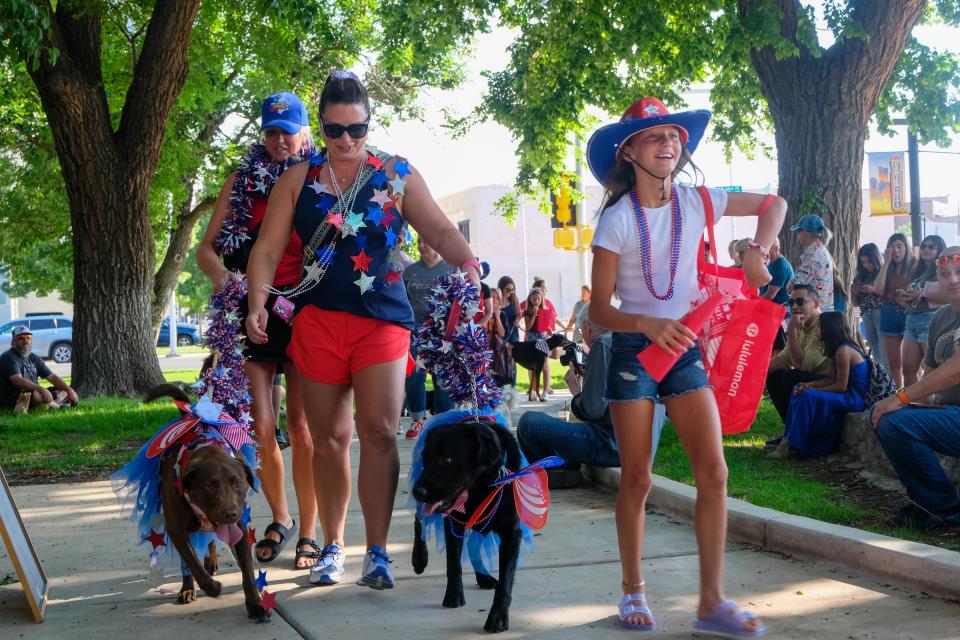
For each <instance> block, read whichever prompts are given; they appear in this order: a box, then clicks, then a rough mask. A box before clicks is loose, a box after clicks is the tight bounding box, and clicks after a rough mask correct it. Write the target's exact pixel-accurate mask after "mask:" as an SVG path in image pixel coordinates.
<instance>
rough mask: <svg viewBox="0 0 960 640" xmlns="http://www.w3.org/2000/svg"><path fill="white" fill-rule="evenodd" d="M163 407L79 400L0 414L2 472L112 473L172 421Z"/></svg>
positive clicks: (172, 415)
mask: <svg viewBox="0 0 960 640" xmlns="http://www.w3.org/2000/svg"><path fill="white" fill-rule="evenodd" d="M177 415H178V412H177V410H176V408H175V407H173V406H172V405H171V404H169V403H157V404H147V405H145V404H143V403H142V402H141V401H140V400H132V399H128V398H97V399H95V400H88V401H82V402H81V403H80V405H79V406H78V407H77V408H76V409H62V410H51V411H42V412H34V413H31V414H29V415H18V416H15V415H13V414H10V413H5V414H0V466H2V467H3V469H4V471H5V472H6V473H8V474H11V473H13V474H30V473H32V472H47V473H49V472H52V473H56V474H65V473H74V472H76V471H77V470H79V469H103V470H113V469H118V468H120V467H121V466H123V465H124V464H126V463H127V461H129V460H130V458H131V456H132V452H134V451H136V450H137V449H139V448H140V447H141V446H142V445H143V443H144V442H146V440H147V438H149V437H150V435H152V434H153V433H154V432H155V431H156V430H157V429H158V428H159V427H160V426H161V425H163V424H164V423H166V422H168V421H170V420H172V419H173V418H175V417H177Z"/></svg>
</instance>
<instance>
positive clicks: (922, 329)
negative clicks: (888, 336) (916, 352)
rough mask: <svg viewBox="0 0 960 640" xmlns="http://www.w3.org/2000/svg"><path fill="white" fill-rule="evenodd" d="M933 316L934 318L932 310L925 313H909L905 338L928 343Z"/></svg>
mask: <svg viewBox="0 0 960 640" xmlns="http://www.w3.org/2000/svg"><path fill="white" fill-rule="evenodd" d="M931 318H933V312H932V311H927V312H925V313H908V314H907V323H906V326H905V328H904V330H903V339H904V340H913V341H914V342H919V343H921V344H926V343H927V334H928V332H929V329H930V319H931Z"/></svg>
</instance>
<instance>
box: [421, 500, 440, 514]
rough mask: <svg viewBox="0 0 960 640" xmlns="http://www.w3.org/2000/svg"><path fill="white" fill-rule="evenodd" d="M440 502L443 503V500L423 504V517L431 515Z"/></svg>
mask: <svg viewBox="0 0 960 640" xmlns="http://www.w3.org/2000/svg"><path fill="white" fill-rule="evenodd" d="M442 503H443V500H438V501H437V502H434V503H432V504H425V505H423V517H425V518H426V517H427V516H431V515H433V512H434V511H436V510H437V507H439V506H440V505H441V504H442Z"/></svg>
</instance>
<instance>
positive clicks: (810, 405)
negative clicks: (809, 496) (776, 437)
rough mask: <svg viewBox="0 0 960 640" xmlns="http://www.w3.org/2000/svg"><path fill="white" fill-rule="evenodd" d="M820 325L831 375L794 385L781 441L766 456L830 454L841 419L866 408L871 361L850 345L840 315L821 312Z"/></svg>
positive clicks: (843, 320)
mask: <svg viewBox="0 0 960 640" xmlns="http://www.w3.org/2000/svg"><path fill="white" fill-rule="evenodd" d="M819 324H820V337H821V339H822V340H823V351H824V354H825V355H826V356H827V357H828V358H830V359H832V360H833V371H832V372H831V375H830V376H829V377H827V378H824V379H823V380H814V381H812V382H806V383H801V384H798V385H797V386H796V387H794V389H793V397H792V398H790V410H789V411H788V413H787V424H786V429H785V430H784V432H783V440H781V441H780V444H779V446H778V447H777V450H776V451H774V452H773V453H772V454H770V457H771V458H786V457H788V456H789V455H791V454H792V453H796V454H797V455H799V456H800V457H801V458H810V457H813V456H823V455H826V454H828V453H830V452H832V451H833V449H834V448H835V447H836V446H837V441H838V440H839V439H840V429H841V428H842V427H843V418H844V416H846V415H847V414H848V413H857V412H860V411H863V410H864V409H866V404H865V402H864V398H866V395H867V390H868V388H869V385H870V363H869V362H868V361H867V359H866V358H864V357H863V352H862V351H860V347H859V346H858V345H857V343H856V342H854V339H853V334H852V333H851V331H850V325H849V324H848V323H847V319H846V318H845V317H844V315H843V314H842V313H840V312H839V311H828V312H827V313H821V314H820V323H819Z"/></svg>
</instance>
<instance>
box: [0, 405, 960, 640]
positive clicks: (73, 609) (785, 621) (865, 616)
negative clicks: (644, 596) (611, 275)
mask: <svg viewBox="0 0 960 640" xmlns="http://www.w3.org/2000/svg"><path fill="white" fill-rule="evenodd" d="M554 398H555V399H554V400H553V401H552V402H551V403H550V404H549V405H548V406H547V408H548V409H549V410H555V409H556V408H557V405H559V403H560V402H561V401H563V400H564V399H567V400H568V399H569V396H566V397H565V396H564V395H563V394H557V395H556V396H554ZM524 404H527V403H524ZM525 408H531V409H543V408H544V405H542V404H538V403H530V404H529V405H527V407H525ZM514 417H516V414H515V416H514ZM401 438H402V436H401ZM354 446H355V447H356V443H354ZM411 449H412V442H409V441H404V440H401V444H400V451H401V479H400V487H401V491H399V492H398V495H397V498H396V501H395V507H396V508H395V511H394V520H393V525H392V528H391V534H390V552H391V554H392V555H393V558H394V565H395V569H396V573H397V578H398V584H397V587H396V589H394V590H393V591H386V592H376V591H372V590H370V589H366V588H362V587H358V586H356V585H354V584H353V581H354V580H355V579H356V578H357V576H358V574H359V571H360V564H361V560H362V553H363V539H362V535H363V534H362V531H363V522H362V516H361V514H360V510H359V505H358V504H357V502H356V498H355V497H354V499H353V501H352V502H351V505H350V513H349V516H348V521H347V541H346V542H347V545H348V548H347V554H348V558H347V575H346V577H345V581H344V583H343V584H341V585H338V586H336V587H331V588H319V587H313V586H311V585H310V584H309V583H308V581H307V572H305V571H293V570H292V569H291V567H292V566H293V554H294V551H293V543H292V542H291V543H290V544H289V545H288V546H287V548H286V549H285V550H284V552H283V554H282V555H281V556H280V558H279V559H278V560H277V561H276V562H273V563H271V564H269V565H266V566H265V567H264V568H265V569H266V570H267V578H268V580H269V581H270V586H269V587H268V590H269V591H272V592H276V593H277V594H278V597H277V601H278V603H279V608H278V610H277V611H276V612H274V615H273V619H272V621H271V622H270V623H269V624H267V625H257V624H255V623H253V622H250V621H248V620H247V619H246V616H245V611H244V608H243V594H242V592H241V590H240V585H239V574H238V573H237V572H236V569H235V567H234V566H233V562H232V559H230V561H224V559H223V556H224V555H227V556H228V554H226V550H225V549H223V548H222V547H221V569H222V570H223V571H224V575H222V576H221V577H220V578H219V579H220V581H221V582H223V584H224V593H223V595H222V596H221V597H219V598H208V597H205V596H202V595H201V597H200V599H199V600H198V602H196V603H193V604H190V605H184V606H181V605H177V604H176V590H177V589H178V588H179V576H176V575H173V576H170V577H169V578H167V579H166V580H165V581H164V582H163V583H162V584H154V583H152V582H151V581H150V579H149V576H148V570H147V550H148V547H147V546H146V545H142V546H137V545H136V542H137V541H136V539H135V535H136V534H135V528H134V526H133V524H131V523H130V522H128V521H126V520H122V519H121V518H120V517H119V516H118V511H117V508H116V502H115V500H114V497H113V493H112V492H111V490H110V486H109V483H108V482H93V483H85V484H62V485H36V486H29V487H15V488H14V489H13V493H14V497H15V499H16V501H17V504H18V506H19V508H20V512H21V514H22V515H23V518H24V521H25V523H26V526H27V528H28V530H29V532H30V535H31V538H32V540H33V543H34V545H35V546H36V548H37V552H38V554H39V556H40V559H41V561H42V563H43V566H44V569H45V571H46V573H47V576H48V578H49V580H50V602H49V605H48V607H47V619H46V621H45V622H43V623H41V624H36V623H34V622H33V619H32V616H31V614H30V611H29V608H28V606H27V603H26V599H25V598H24V596H23V593H22V591H21V589H20V587H19V585H17V584H13V585H6V586H3V587H0V604H2V605H3V606H2V607H0V636H2V637H5V638H26V639H32V638H81V637H110V638H114V637H116V638H122V637H130V638H158V639H164V640H170V639H171V638H193V637H202V636H206V635H207V634H216V635H218V636H220V637H239V638H258V639H262V638H310V639H313V638H375V637H383V636H384V635H385V634H390V633H394V634H402V635H400V636H399V637H403V638H408V637H409V638H416V639H417V640H421V639H424V640H426V639H429V638H444V639H445V638H450V637H488V636H487V634H484V633H483V630H482V629H483V622H484V620H485V619H486V612H487V610H488V608H489V606H490V603H491V601H492V597H493V596H492V593H491V592H489V591H479V590H477V589H476V588H475V587H471V586H470V585H471V582H470V581H469V580H465V585H466V596H467V605H466V606H465V607H462V608H460V609H453V610H451V609H444V608H443V607H442V606H441V605H440V602H441V600H442V598H443V592H444V586H445V578H444V577H443V576H444V562H443V558H442V557H440V556H438V555H437V554H436V553H435V552H434V546H433V542H431V543H430V550H431V553H432V556H431V562H430V565H429V566H428V568H427V571H426V572H425V573H424V574H423V575H421V576H415V575H414V574H413V571H412V568H411V566H410V550H411V543H412V536H413V517H412V514H411V512H410V510H409V509H407V508H406V499H407V496H406V491H405V489H406V472H407V470H408V468H409V460H410V453H411ZM284 453H285V455H284V458H285V460H286V462H287V463H288V464H289V460H290V455H289V453H290V452H289V450H287V451H285V452H284ZM354 453H355V454H356V452H354ZM357 460H358V456H357V455H354V456H353V464H354V471H356V464H357ZM288 475H289V474H288ZM288 495H289V496H290V497H291V501H292V496H293V493H292V487H289V486H288ZM613 505H614V497H613V495H612V494H610V493H605V492H601V491H596V490H593V489H589V488H584V489H575V490H566V491H558V492H555V493H554V495H553V500H552V508H551V513H550V522H549V524H548V525H547V527H546V528H545V529H544V530H543V531H542V532H541V533H540V534H539V535H538V536H537V538H536V540H537V548H536V550H535V552H534V553H533V554H530V555H528V556H527V558H526V563H525V565H524V567H523V568H522V569H521V570H520V571H519V572H518V574H517V581H516V586H515V589H514V599H513V607H512V609H511V626H510V630H509V631H508V632H506V633H505V634H503V635H502V636H500V637H504V638H521V637H523V638H529V637H543V638H546V637H550V638H554V637H561V638H567V637H569V638H574V637H577V638H594V637H596V638H600V637H604V638H606V637H610V635H611V634H614V633H617V634H622V635H623V636H626V635H629V632H627V631H624V630H621V629H619V628H618V626H617V624H616V602H617V600H618V599H619V591H620V589H619V584H620V579H621V575H620V569H619V563H618V560H617V557H618V556H617V543H616V529H615V525H614V513H613ZM253 513H254V525H255V526H256V528H257V531H261V532H262V531H263V529H264V528H265V527H266V525H267V524H268V522H269V512H268V511H267V508H266V504H265V502H264V500H263V498H262V496H257V497H256V498H255V499H254V501H253ZM768 535H769V533H768ZM228 557H229V556H228ZM726 563H727V564H726V567H727V569H726V573H727V579H726V585H727V592H728V596H729V597H732V598H735V599H737V600H739V601H740V602H741V603H742V604H743V605H744V606H745V607H747V608H749V609H751V610H753V611H754V612H756V613H757V614H759V615H760V616H761V617H763V619H764V620H765V622H766V623H767V625H768V627H769V628H770V632H769V633H768V635H767V637H770V638H809V637H818V638H829V639H833V638H878V639H884V640H886V639H893V638H917V639H920V638H922V639H941V638H943V639H947V638H954V639H957V638H960V607H958V606H957V605H956V604H950V603H947V602H944V601H942V600H939V599H937V598H933V597H930V596H927V595H925V594H922V593H921V592H919V591H916V590H913V589H910V588H906V587H901V586H897V585H893V584H890V583H889V581H881V580H879V579H876V578H874V577H871V575H869V574H866V573H864V572H862V571H855V570H850V569H846V568H843V567H841V566H839V565H833V564H828V563H821V562H811V561H800V560H796V559H793V558H788V557H784V556H783V555H781V554H777V553H773V552H767V551H762V550H760V548H759V547H757V546H754V545H751V544H749V543H745V542H731V543H730V544H729V545H728V551H727V556H726ZM644 569H645V575H646V579H647V583H648V594H649V597H650V600H651V606H652V608H653V610H654V613H655V614H656V616H657V622H658V630H657V632H656V633H655V634H651V635H655V636H656V637H662V638H690V637H703V636H702V634H695V633H694V630H693V627H692V625H691V621H692V617H693V615H694V611H695V608H696V594H697V580H698V568H697V555H696V542H695V539H694V534H693V530H692V528H691V527H690V526H689V525H686V524H682V523H679V522H677V521H674V520H673V519H671V518H670V517H667V516H661V515H650V516H648V518H647V537H646V544H645V562H644ZM5 574H13V568H12V564H11V562H10V559H9V558H8V557H7V556H6V554H5V553H4V554H0V577H2V576H3V575H5Z"/></svg>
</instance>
